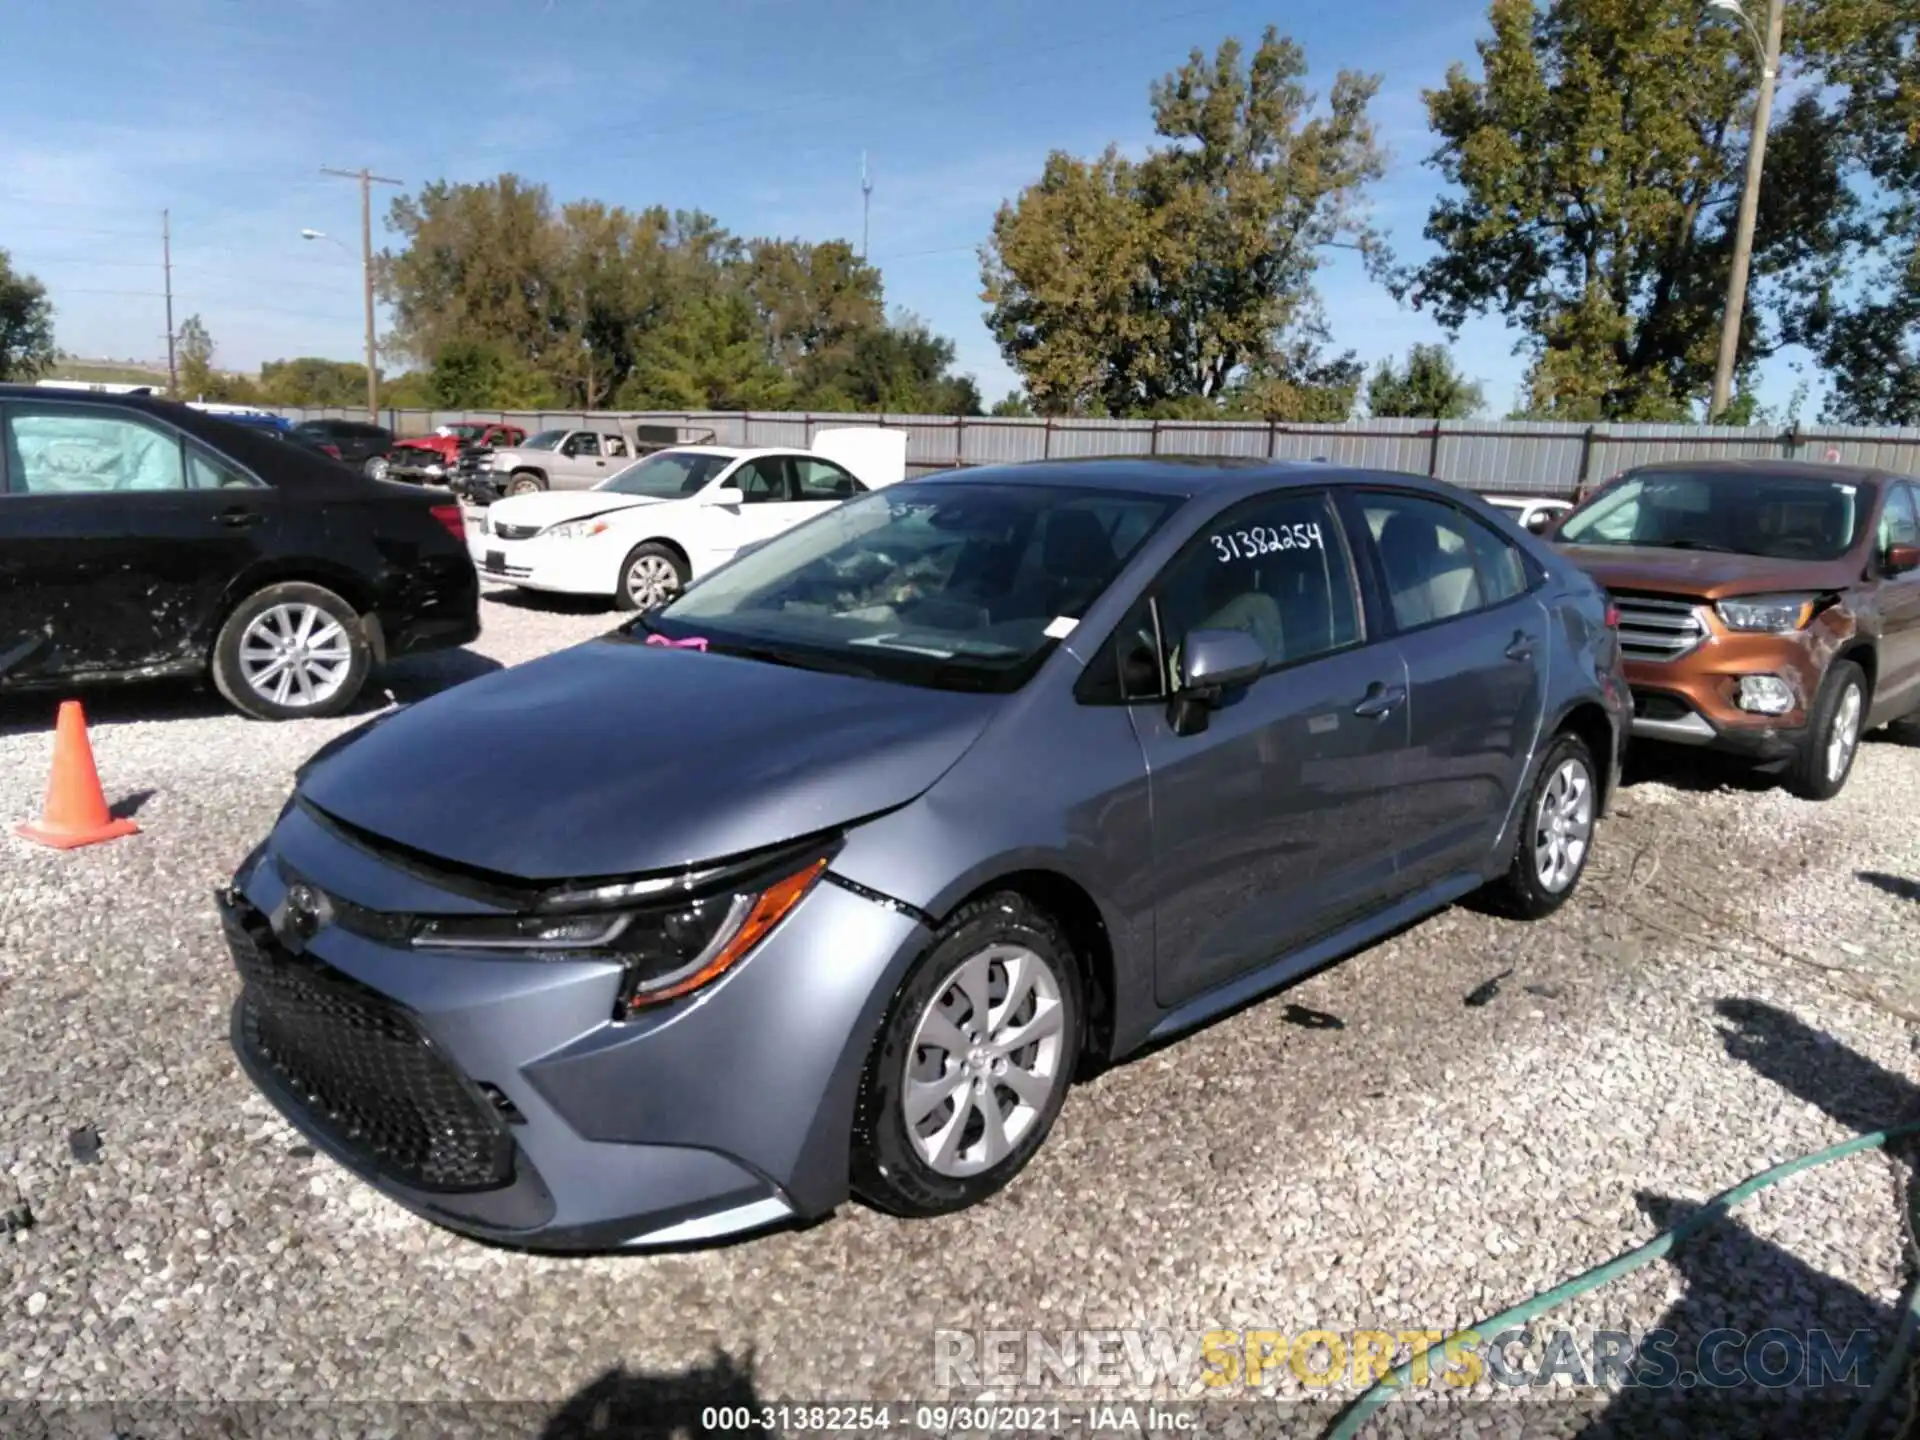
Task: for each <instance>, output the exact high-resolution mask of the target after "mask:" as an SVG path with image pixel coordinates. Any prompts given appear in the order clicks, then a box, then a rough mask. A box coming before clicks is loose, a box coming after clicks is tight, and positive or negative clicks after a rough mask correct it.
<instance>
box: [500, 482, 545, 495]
mask: <svg viewBox="0 0 1920 1440" xmlns="http://www.w3.org/2000/svg"><path fill="white" fill-rule="evenodd" d="M539 488H540V483H539V482H538V481H537V480H516V481H514V482H513V483H512V484H511V485H509V486H507V493H508V494H509V495H531V494H533V492H534V491H536V490H538V489H539Z"/></svg>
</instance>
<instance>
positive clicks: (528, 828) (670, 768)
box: [300, 636, 1000, 881]
mask: <svg viewBox="0 0 1920 1440" xmlns="http://www.w3.org/2000/svg"><path fill="white" fill-rule="evenodd" d="M999 703H1000V701H999V698H998V697H995V696H991V695H976V694H963V693H958V692H951V691H940V690H921V689H915V688H911V687H908V686H904V685H894V684H889V683H886V682H883V681H878V680H866V679H862V678H859V677H856V676H846V675H830V674H822V673H820V672H818V671H809V670H796V669H793V668H792V667H790V666H784V665H773V664H767V663H764V662H761V661H757V660H745V659H739V658H736V657H733V656H727V655H719V654H703V653H699V652H696V651H692V650H679V649H671V648H667V647H654V646H647V645H643V644H638V643H635V642H633V641H630V640H626V639H621V638H616V637H612V636H608V637H603V638H601V639H598V640H590V641H588V642H587V643H586V644H584V645H577V646H575V647H573V648H572V649H569V650H562V651H560V652H558V653H556V654H553V655H548V656H545V657H543V658H541V659H539V660H534V661H531V662H529V663H527V664H525V665H519V666H515V667H514V668H512V669H509V670H503V671H499V672H496V673H495V674H492V675H489V676H485V677H483V678H481V679H478V680H473V681H469V682H468V683H466V684H464V685H460V686H457V687H456V688H454V689H452V690H449V691H446V692H444V693H442V694H440V695H438V696H435V697H434V698H432V699H430V700H426V701H423V702H421V703H420V704H418V705H415V706H412V707H411V708H409V709H406V710H403V711H400V712H399V713H397V714H395V715H394V716H393V717H392V718H391V719H390V720H386V721H384V722H382V723H380V724H379V725H377V726H375V727H372V728H370V729H369V730H368V731H367V733H366V734H365V735H364V736H363V737H362V738H360V739H358V740H355V741H354V742H353V743H351V744H350V745H348V746H347V747H345V748H344V749H342V750H340V751H339V752H338V753H336V754H334V755H332V756H330V757H328V758H327V759H325V760H323V761H321V762H320V763H318V764H317V765H315V766H314V767H313V769H312V770H311V771H309V772H308V774H307V775H306V777H305V779H304V780H303V781H302V782H301V785H300V793H301V795H302V796H303V797H304V798H305V799H306V800H308V801H309V802H310V803H312V804H313V805H316V806H318V807H319V808H320V809H321V810H323V811H325V812H327V813H328V814H330V815H333V816H336V817H338V818H339V819H341V820H344V821H345V822H347V824H349V825H351V826H356V827H358V828H360V829H362V830H365V831H367V832H370V833H371V834H373V835H376V836H379V837H382V838H384V839H387V840H391V841H394V842H396V843H398V844H399V845H402V846H406V847H409V848H411V849H413V850H416V851H421V852H424V853H425V854H427V855H430V856H434V857H437V858H440V859H444V860H448V861H453V862H455V863H457V864H461V865H467V866H473V867H475V868H478V869H481V870H487V871H493V872H495V873H498V874H504V875H511V876H515V877H518V878H520V879H523V880H529V881H557V880H566V879H581V878H586V877H597V876H612V875H627V874H642V873H645V872H649V871H658V870H671V869H675V868H678V867H680V866H683V865H689V864H699V863H702V862H705V861H710V860H717V859H722V858H726V857H729V856H733V855H737V854H741V853H743V852H746V851H750V850H756V849H759V848H761V847H762V846H767V845H775V844H779V843H780V842H782V841H786V840H792V839H796V838H799V837H801V836H805V835H810V834H813V833H816V832H818V831H822V830H828V829H831V828H833V827H834V826H837V825H841V824H845V823H847V822H849V821H853V820H858V819H861V818H863V817H865V816H869V815H874V814H877V813H879V812H881V811H884V810H888V809H891V808H893V807H895V806H898V805H902V804H905V803H906V802H907V801H909V800H912V799H913V798H915V797H916V796H918V795H920V794H921V793H922V792H924V791H925V790H926V789H927V788H928V787H929V786H931V785H932V784H933V783H934V781H936V780H938V779H939V778H940V776H941V775H943V774H944V773H945V772H946V771H947V770H948V769H949V768H950V767H951V766H952V765H953V764H954V762H955V761H957V760H958V759H959V758H960V757H961V756H962V755H963V754H965V753H966V751H967V748H968V747H969V746H970V745H972V744H973V742H974V740H975V739H976V738H978V736H979V734H980V732H981V731H982V730H983V729H984V728H985V726H986V724H987V722H988V720H989V719H990V718H991V717H992V715H993V713H994V710H995V708H996V707H997V705H998V704H999Z"/></svg>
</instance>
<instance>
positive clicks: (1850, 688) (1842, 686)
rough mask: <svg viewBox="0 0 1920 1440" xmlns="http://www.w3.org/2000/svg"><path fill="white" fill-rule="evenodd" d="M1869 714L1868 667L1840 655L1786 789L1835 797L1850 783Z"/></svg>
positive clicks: (1807, 796) (1823, 685) (1823, 686)
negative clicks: (1848, 779)
mask: <svg viewBox="0 0 1920 1440" xmlns="http://www.w3.org/2000/svg"><path fill="white" fill-rule="evenodd" d="M1866 718H1867V676H1866V672H1865V671H1864V670H1862V669H1861V668H1860V667H1859V666H1858V665H1856V664H1854V663H1853V661H1851V660H1836V661H1835V662H1834V663H1833V664H1832V666H1830V667H1829V668H1828V670H1827V678H1826V679H1825V680H1823V681H1822V682H1821V684H1820V695H1819V698H1818V699H1816V700H1815V701H1814V705H1813V720H1812V723H1811V724H1809V725H1808V726H1807V739H1806V743H1805V744H1804V745H1802V746H1801V747H1800V751H1799V753H1798V754H1796V755H1795V756H1794V757H1793V760H1792V761H1791V763H1789V765H1788V766H1787V772H1786V782H1787V788H1788V789H1789V790H1791V791H1792V792H1793V793H1794V794H1796V795H1798V796H1799V797H1800V798H1801V799H1803V800H1831V799H1832V798H1833V797H1834V796H1836V795H1838V794H1839V793H1840V792H1841V790H1842V789H1844V788H1845V787H1846V783H1847V777H1848V776H1849V775H1851V774H1852V773H1853V758H1854V756H1855V755H1856V754H1858V753H1859V750H1860V731H1861V728H1862V725H1863V723H1864V722H1865V720H1866Z"/></svg>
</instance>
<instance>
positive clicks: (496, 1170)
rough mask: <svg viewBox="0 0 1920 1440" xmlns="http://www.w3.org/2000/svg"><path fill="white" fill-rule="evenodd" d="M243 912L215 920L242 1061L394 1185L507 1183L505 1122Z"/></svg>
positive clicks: (459, 1079)
mask: <svg viewBox="0 0 1920 1440" xmlns="http://www.w3.org/2000/svg"><path fill="white" fill-rule="evenodd" d="M239 904H240V905H241V906H243V907H244V906H245V902H244V901H240V902H239ZM247 909H248V910H249V911H250V912H251V914H250V919H251V921H252V923H248V920H247V919H245V918H242V917H241V916H238V915H235V914H232V913H228V914H227V915H226V917H225V918H226V928H227V940H228V943H229V944H230V945H231V946H232V948H233V955H234V961H235V964H236V965H237V966H238V968H239V971H240V978H241V981H242V989H241V992H240V1005H241V1019H240V1034H241V1042H242V1044H244V1045H245V1046H246V1048H247V1051H248V1053H249V1056H250V1058H251V1059H253V1060H254V1061H255V1062H257V1063H258V1064H259V1065H261V1066H262V1067H263V1068H265V1069H267V1070H269V1071H271V1072H272V1073H273V1074H274V1075H275V1076H276V1077H277V1078H278V1079H279V1081H280V1082H281V1084H283V1085H284V1086H285V1087H286V1088H287V1089H288V1090H289V1091H290V1092H292V1094H293V1095H294V1097H295V1098H296V1099H297V1100H298V1101H299V1102H300V1104H301V1106H302V1107H303V1108H304V1109H305V1110H306V1112H307V1115H308V1116H309V1118H310V1119H311V1120H312V1121H313V1122H314V1123H315V1124H316V1125H318V1126H319V1127H320V1128H322V1129H323V1130H325V1131H326V1132H327V1133H328V1134H329V1135H330V1136H331V1137H332V1138H333V1139H334V1140H335V1141H336V1142H337V1143H339V1144H340V1145H341V1146H342V1147H344V1148H345V1149H346V1150H347V1151H349V1152H350V1153H351V1154H353V1155H355V1156H356V1157H358V1158H359V1159H360V1160H361V1161H363V1162H364V1163H365V1164H367V1165H369V1166H370V1167H372V1168H373V1169H376V1170H379V1171H381V1172H382V1173H384V1174H386V1175H388V1176H391V1177H392V1178H393V1179H395V1180H398V1181H399V1182H400V1183H402V1184H404V1185H409V1186H412V1187H414V1188H416V1189H420V1190H437V1191H460V1190H491V1189H496V1188H498V1187H499V1186H502V1185H505V1184H506V1183H507V1182H508V1181H510V1180H511V1179H512V1178H513V1141H512V1139H511V1138H510V1137H509V1136H508V1134H507V1132H506V1129H505V1127H504V1124H503V1123H502V1121H501V1120H500V1119H499V1117H498V1115H497V1114H495V1112H494V1110H493V1108H492V1107H491V1106H489V1105H488V1104H487V1103H486V1101H485V1100H484V1099H483V1098H482V1096H481V1094H480V1092H479V1090H478V1089H477V1088H476V1087H475V1086H474V1085H473V1084H472V1083H471V1082H469V1081H468V1080H467V1078H466V1077H465V1076H463V1075H462V1074H461V1073H460V1072H459V1071H458V1070H456V1069H454V1067H453V1066H452V1065H451V1064H449V1063H448V1062H447V1060H446V1058H445V1057H444V1056H443V1055H442V1054H441V1053H440V1052H439V1051H438V1050H437V1049H435V1048H434V1046H433V1044H432V1043H431V1042H430V1041H429V1040H428V1039H427V1037H426V1036H425V1035H424V1034H422V1033H421V1031H420V1028H419V1027H418V1026H417V1025H416V1024H414V1022H413V1020H412V1018H411V1017H410V1016H409V1015H407V1013H406V1012H405V1011H403V1010H402V1009H400V1008H399V1007H398V1006H396V1005H394V1004H393V1003H392V1002H391V1001H389V1000H387V999H386V998H385V997H384V996H382V995H380V994H378V993H377V992H376V991H373V990H370V989H368V988H367V987H366V986H364V985H361V984H359V983H358V982H357V981H355V980H353V979H351V978H350V977H348V976H346V975H343V974H341V973H340V972H339V971H337V970H335V969H333V968H332V967H331V966H329V965H326V964H324V963H322V962H321V961H319V960H316V959H314V958H312V957H311V956H297V955H294V954H292V953H290V952H289V951H287V950H286V949H285V948H284V947H282V946H281V945H280V944H279V943H278V942H277V941H275V940H274V938H273V936H272V935H271V933H270V932H268V931H267V929H266V925H265V922H264V920H262V919H261V918H260V917H259V912H258V911H251V907H247Z"/></svg>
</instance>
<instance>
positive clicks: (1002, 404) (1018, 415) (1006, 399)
mask: <svg viewBox="0 0 1920 1440" xmlns="http://www.w3.org/2000/svg"><path fill="white" fill-rule="evenodd" d="M987 413H988V414H989V415H995V416H998V417H1000V418H1002V419H1007V420H1013V419H1022V418H1029V419H1030V418H1031V417H1032V415H1033V406H1031V405H1030V404H1028V403H1027V397H1026V396H1025V395H1024V394H1022V393H1021V392H1020V391H1018V390H1009V391H1008V392H1007V393H1006V395H1004V396H1003V397H1001V398H1000V399H998V400H996V401H994V402H993V408H992V409H991V410H989V411H988V412H987Z"/></svg>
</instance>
